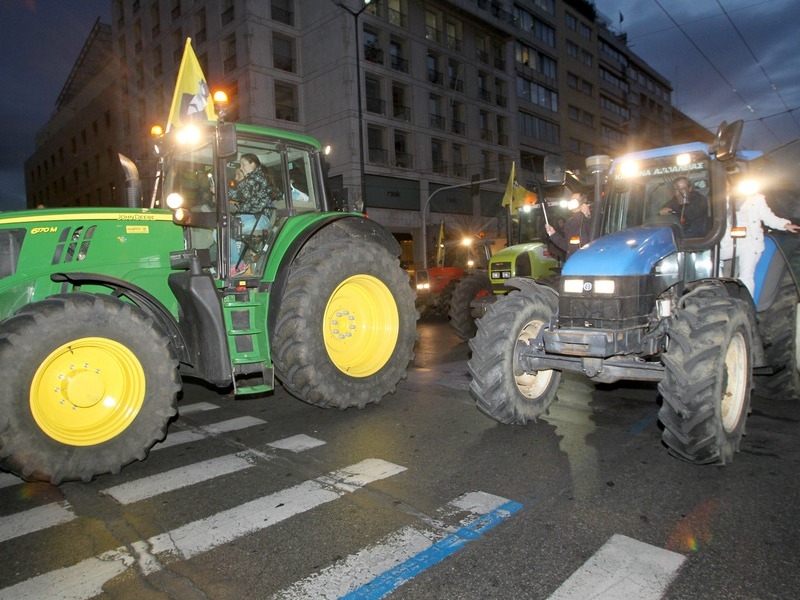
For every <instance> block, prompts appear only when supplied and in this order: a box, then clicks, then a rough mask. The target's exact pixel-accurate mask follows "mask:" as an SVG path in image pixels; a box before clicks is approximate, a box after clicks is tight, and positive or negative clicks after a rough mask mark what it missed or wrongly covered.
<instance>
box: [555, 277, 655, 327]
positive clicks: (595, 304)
mask: <svg viewBox="0 0 800 600" xmlns="http://www.w3.org/2000/svg"><path fill="white" fill-rule="evenodd" d="M606 279H607V278H606ZM650 281H651V278H650V277H617V278H614V282H615V291H614V293H613V294H597V293H595V292H593V291H585V292H583V293H581V294H566V293H564V292H563V291H562V293H561V296H560V297H559V302H558V326H559V327H561V328H568V329H573V328H589V327H590V328H594V329H609V330H614V331H619V330H622V329H630V328H633V327H642V326H645V325H647V324H648V323H649V321H650V316H651V314H652V312H653V309H654V306H655V294H654V293H653V291H652V285H651V283H650ZM593 289H594V288H593Z"/></svg>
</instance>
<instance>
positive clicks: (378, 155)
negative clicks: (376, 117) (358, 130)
mask: <svg viewBox="0 0 800 600" xmlns="http://www.w3.org/2000/svg"><path fill="white" fill-rule="evenodd" d="M367 147H368V149H369V159H368V160H369V162H370V163H372V164H376V165H388V164H389V152H388V151H387V150H386V144H385V143H384V131H383V129H382V128H380V127H374V126H370V127H368V128H367Z"/></svg>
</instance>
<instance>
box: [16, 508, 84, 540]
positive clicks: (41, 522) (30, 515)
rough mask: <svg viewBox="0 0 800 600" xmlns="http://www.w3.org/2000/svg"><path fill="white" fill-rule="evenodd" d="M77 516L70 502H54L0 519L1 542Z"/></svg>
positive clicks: (59, 523)
mask: <svg viewBox="0 0 800 600" xmlns="http://www.w3.org/2000/svg"><path fill="white" fill-rule="evenodd" d="M74 518H75V513H74V512H72V507H71V506H70V504H69V502H67V501H66V500H65V501H62V502H53V503H51V504H45V505H44V506H37V507H36V508H31V509H29V510H26V511H23V512H20V513H16V514H13V515H8V516H6V517H3V518H2V519H0V542H5V541H7V540H10V539H13V538H15V537H19V536H21V535H25V534H28V533H33V532H35V531H41V530H42V529H47V528H48V527H53V526H54V525H61V524H62V523H66V522H68V521H71V520H72V519H74Z"/></svg>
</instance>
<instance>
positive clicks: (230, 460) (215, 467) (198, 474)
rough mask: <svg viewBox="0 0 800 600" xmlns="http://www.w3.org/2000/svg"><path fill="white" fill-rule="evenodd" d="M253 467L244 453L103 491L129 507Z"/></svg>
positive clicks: (251, 458)
mask: <svg viewBox="0 0 800 600" xmlns="http://www.w3.org/2000/svg"><path fill="white" fill-rule="evenodd" d="M253 464H255V461H254V457H253V456H252V455H248V453H246V452H241V453H238V454H229V455H227V456H219V457H217V458H211V459H209V460H204V461H201V462H197V463H193V464H191V465H187V466H184V467H178V468H176V469H172V470H170V471H164V472H163V473H159V474H157V475H151V476H150V477H143V478H141V479H137V480H135V481H129V482H127V483H123V484H120V485H115V486H114V487H110V488H107V489H105V490H103V492H102V493H103V494H106V495H107V496H111V497H112V498H114V500H116V501H117V502H119V503H120V504H131V503H133V502H138V501H140V500H145V499H146V498H152V497H153V496H157V495H158V494H165V493H167V492H174V491H175V490H179V489H181V488H184V487H188V486H190V485H194V484H196V483H201V482H203V481H208V480H209V479H214V478H215V477H221V476H223V475H228V474H230V473H235V472H237V471H241V470H242V469H247V468H249V467H252V466H253Z"/></svg>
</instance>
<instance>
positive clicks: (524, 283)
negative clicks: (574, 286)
mask: <svg viewBox="0 0 800 600" xmlns="http://www.w3.org/2000/svg"><path fill="white" fill-rule="evenodd" d="M505 286H506V287H507V288H511V289H513V290H524V289H535V290H538V291H539V292H542V293H548V294H551V295H552V296H553V299H554V301H555V302H556V305H558V292H556V290H554V289H553V288H551V287H550V286H547V285H542V284H541V283H537V282H536V281H535V280H533V279H530V278H529V277H512V278H511V279H507V280H506V282H505Z"/></svg>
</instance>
